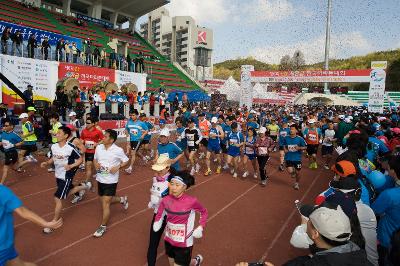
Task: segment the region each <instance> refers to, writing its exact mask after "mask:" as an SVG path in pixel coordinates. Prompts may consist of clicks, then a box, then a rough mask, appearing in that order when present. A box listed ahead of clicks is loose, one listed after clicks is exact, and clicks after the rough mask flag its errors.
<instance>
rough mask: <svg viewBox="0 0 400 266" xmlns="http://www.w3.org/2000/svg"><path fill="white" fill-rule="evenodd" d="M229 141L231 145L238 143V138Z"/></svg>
mask: <svg viewBox="0 0 400 266" xmlns="http://www.w3.org/2000/svg"><path fill="white" fill-rule="evenodd" d="M229 142H230V143H231V144H232V145H233V144H236V143H238V140H237V139H230V140H229Z"/></svg>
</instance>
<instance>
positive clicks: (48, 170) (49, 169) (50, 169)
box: [47, 167, 55, 173]
mask: <svg viewBox="0 0 400 266" xmlns="http://www.w3.org/2000/svg"><path fill="white" fill-rule="evenodd" d="M54 171H55V169H54V168H53V167H51V168H48V169H47V172H49V173H50V172H54Z"/></svg>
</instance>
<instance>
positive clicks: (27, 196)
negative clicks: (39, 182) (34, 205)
mask: <svg viewBox="0 0 400 266" xmlns="http://www.w3.org/2000/svg"><path fill="white" fill-rule="evenodd" d="M56 188H57V187H51V188H48V189H44V190H40V191H38V192H35V193H32V194H28V195H25V196H22V197H20V199H26V198H29V197H32V196H36V195H39V194H42V193H44V192H47V191H51V190H54V189H56Z"/></svg>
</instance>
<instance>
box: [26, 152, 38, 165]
mask: <svg viewBox="0 0 400 266" xmlns="http://www.w3.org/2000/svg"><path fill="white" fill-rule="evenodd" d="M28 157H29V159H30V160H31V162H34V163H37V162H38V160H37V159H36V158H35V157H33V155H32V154H30V155H28Z"/></svg>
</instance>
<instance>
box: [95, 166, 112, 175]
mask: <svg viewBox="0 0 400 266" xmlns="http://www.w3.org/2000/svg"><path fill="white" fill-rule="evenodd" d="M97 173H98V174H100V175H109V174H110V167H108V166H104V165H101V166H100V169H99V170H98V172H97Z"/></svg>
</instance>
